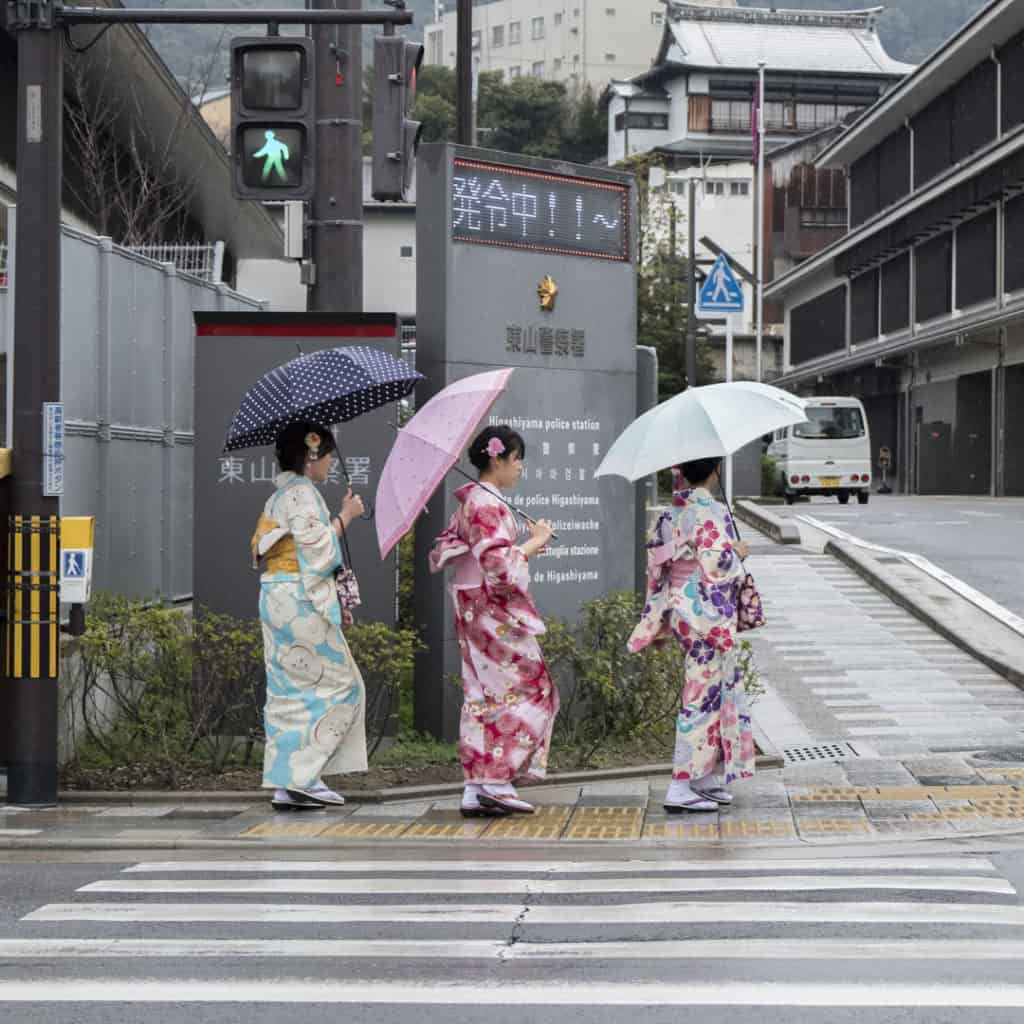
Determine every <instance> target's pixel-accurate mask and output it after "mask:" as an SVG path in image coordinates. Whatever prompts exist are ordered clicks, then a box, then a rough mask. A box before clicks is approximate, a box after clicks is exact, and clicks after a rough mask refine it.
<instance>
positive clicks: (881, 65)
mask: <svg viewBox="0 0 1024 1024" xmlns="http://www.w3.org/2000/svg"><path fill="white" fill-rule="evenodd" d="M670 12H671V13H670V19H671V20H670V24H669V26H668V29H669V32H670V33H671V35H670V36H668V37H667V40H666V41H667V44H668V45H667V46H663V50H662V54H661V61H660V62H661V63H669V64H687V65H690V66H691V67H700V68H722V69H723V70H725V69H730V70H753V69H756V68H757V65H758V63H759V62H760V61H764V62H765V65H766V67H767V68H768V70H769V71H818V72H833V73H840V74H843V73H845V74H868V75H894V76H895V75H900V76H902V75H906V74H909V73H910V72H911V71H913V70H914V65H913V64H904V63H903V62H902V61H898V60H893V59H892V58H891V57H890V56H889V55H888V54H887V53H886V52H885V50H884V49H883V47H882V43H881V40H880V39H879V38H878V33H877V32H876V31H875V28H874V22H875V15H877V11H862V12H852V13H845V14H844V13H836V12H808V11H783V10H777V11H770V10H766V9H762V8H750V7H737V8H706V7H705V8H701V7H698V6H692V5H689V4H682V5H679V6H675V7H672V8H670Z"/></svg>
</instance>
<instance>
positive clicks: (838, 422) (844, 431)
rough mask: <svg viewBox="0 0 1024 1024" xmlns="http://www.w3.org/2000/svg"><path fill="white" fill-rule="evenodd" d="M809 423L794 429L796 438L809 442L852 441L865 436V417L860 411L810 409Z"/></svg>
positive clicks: (826, 408) (800, 424)
mask: <svg viewBox="0 0 1024 1024" xmlns="http://www.w3.org/2000/svg"><path fill="white" fill-rule="evenodd" d="M804 411H805V412H806V413H807V422H806V423H798V424H797V425H796V426H795V427H794V428H793V436H794V437H803V438H807V439H808V440H815V441H824V440H825V439H826V438H839V439H841V440H852V439H853V438H855V437H863V436H864V417H863V416H861V414H860V409H851V408H847V409H840V408H837V407H834V406H833V407H831V408H829V407H819V408H817V409H815V408H808V409H805V410H804Z"/></svg>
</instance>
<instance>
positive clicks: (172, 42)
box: [127, 0, 988, 91]
mask: <svg viewBox="0 0 1024 1024" xmlns="http://www.w3.org/2000/svg"><path fill="white" fill-rule="evenodd" d="M376 2H377V0H365V6H367V7H370V6H373V5H375V3H376ZM629 2H631V3H633V2H636V0H629ZM882 2H883V3H885V0H882ZM165 3H170V4H173V6H175V7H178V6H184V4H183V3H182V2H181V0H134V2H133V3H131V4H129V5H127V6H132V7H158V6H163V5H164V4H165ZM986 3H988V0H888V3H885V12H884V13H883V14H882V15H881V17H880V19H879V24H878V30H879V35H880V36H881V38H882V42H883V44H884V45H885V48H886V50H887V51H888V53H889V55H890V56H892V57H895V58H896V59H897V60H905V61H910V62H911V63H919V62H920V61H921V60H923V59H924V58H925V57H926V56H928V54H929V53H931V52H932V51H933V50H935V49H936V48H937V47H939V46H941V45H942V43H943V42H944V41H945V40H946V39H948V38H949V37H950V36H951V35H953V33H954V32H956V31H957V29H959V28H960V26H961V25H963V24H964V22H966V21H967V20H968V19H969V18H970V17H972V16H973V15H974V14H975V13H976V12H977V11H978V10H980V9H981V8H982V7H984V6H985V4H986ZM195 6H197V7H204V6H211V7H213V6H216V7H250V8H252V7H275V8H279V9H280V8H283V7H287V8H291V7H294V8H296V9H297V10H298V9H301V8H302V7H303V6H304V4H302V3H296V2H295V0H212V2H211V3H209V4H201V3H200V4H196V5H195ZM739 6H741V7H767V6H771V5H770V4H769V2H768V0H739ZM774 6H777V7H779V8H788V9H791V10H819V11H821V10H829V11H842V10H851V9H862V8H863V7H864V6H865V4H863V3H862V4H859V5H858V4H856V3H851V2H850V0H785V2H782V3H778V4H775V5H774ZM408 9H409V10H410V11H412V12H413V15H414V16H415V20H414V22H413V24H412V26H411V28H410V29H408V30H407V34H408V35H409V36H410V37H412V38H416V39H422V37H423V26H424V25H426V24H427V23H428V22H429V21H430V20H431V19H432V18H433V9H434V0H408ZM284 31H285V30H284V29H282V32H284ZM148 33H149V37H150V39H151V40H152V42H153V44H154V46H155V47H156V49H157V51H158V52H159V53H160V56H161V57H163V59H164V61H165V62H166V64H167V66H168V67H169V68H170V69H171V71H172V72H173V73H174V75H175V76H177V78H178V79H179V80H180V81H181V82H182V83H188V84H191V85H195V84H196V83H202V84H205V86H206V91H210V90H212V89H217V88H222V87H223V86H224V85H225V84H226V82H227V46H228V42H229V41H230V39H231V37H232V36H235V35H247V34H252V35H262V34H263V32H262V30H261V28H260V27H259V26H255V25H254V26H252V27H251V29H247V28H246V27H245V26H241V25H234V26H219V25H209V26H201V25H191V26H190V25H154V26H152V27H150V28H149V29H148ZM373 35H374V31H373V30H372V29H368V30H366V31H364V33H363V60H364V63H366V62H367V59H368V56H367V55H368V53H369V49H370V47H371V46H372V38H373ZM652 56H653V54H652Z"/></svg>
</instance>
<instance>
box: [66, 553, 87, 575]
mask: <svg viewBox="0 0 1024 1024" xmlns="http://www.w3.org/2000/svg"><path fill="white" fill-rule="evenodd" d="M61 554H62V555H63V556H64V565H63V568H62V571H61V575H62V576H63V577H64V579H66V580H84V579H85V560H86V552H85V551H63V552H61Z"/></svg>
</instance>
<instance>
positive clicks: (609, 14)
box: [604, 7, 615, 18]
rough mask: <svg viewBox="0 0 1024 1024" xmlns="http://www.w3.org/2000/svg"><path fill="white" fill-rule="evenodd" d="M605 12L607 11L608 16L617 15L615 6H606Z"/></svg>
mask: <svg viewBox="0 0 1024 1024" xmlns="http://www.w3.org/2000/svg"><path fill="white" fill-rule="evenodd" d="M604 13H605V16H606V17H608V18H614V17H615V8H614V7H606V8H605V9H604Z"/></svg>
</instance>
